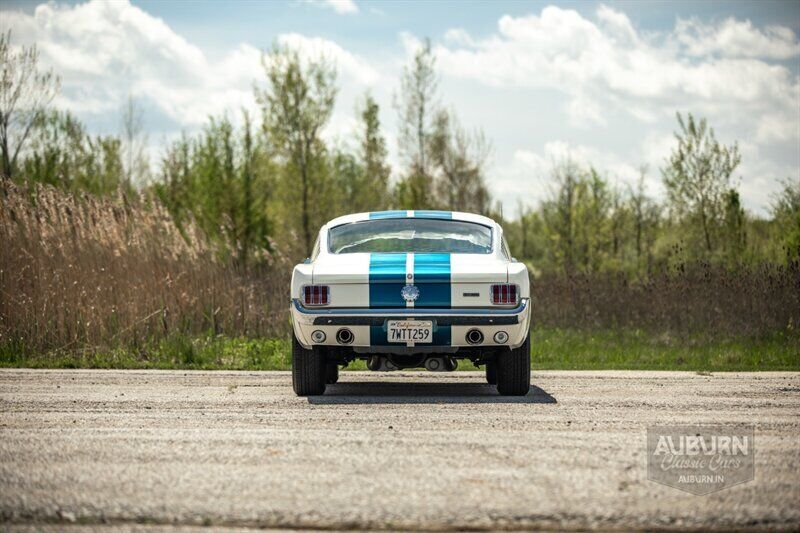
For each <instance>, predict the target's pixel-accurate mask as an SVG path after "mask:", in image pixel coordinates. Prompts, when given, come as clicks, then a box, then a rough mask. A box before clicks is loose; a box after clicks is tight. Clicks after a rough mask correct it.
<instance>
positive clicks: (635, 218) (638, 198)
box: [628, 165, 661, 272]
mask: <svg viewBox="0 0 800 533" xmlns="http://www.w3.org/2000/svg"><path fill="white" fill-rule="evenodd" d="M646 176H647V166H646V165H645V166H642V167H641V168H640V169H639V180H638V181H637V182H636V188H635V189H634V188H632V187H631V188H629V189H628V205H629V211H630V213H631V219H632V224H633V237H634V243H635V246H634V249H635V252H636V272H641V271H642V267H643V263H642V261H643V259H644V260H645V264H646V266H647V271H648V272H650V270H651V269H652V266H653V245H654V243H655V238H656V232H657V230H658V223H659V220H660V218H661V208H660V206H659V205H658V204H657V203H656V202H655V201H654V200H653V199H652V198H650V197H649V196H648V195H647V193H646V192H645V187H644V183H645V177H646Z"/></svg>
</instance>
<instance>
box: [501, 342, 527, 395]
mask: <svg viewBox="0 0 800 533" xmlns="http://www.w3.org/2000/svg"><path fill="white" fill-rule="evenodd" d="M496 365H497V392H499V393H500V394H502V395H503V396H525V395H526V394H528V391H529V390H530V389H531V339H530V333H528V336H527V337H526V338H525V342H523V343H522V346H520V347H519V348H514V349H511V350H509V351H508V352H506V353H501V354H498V355H497V359H496Z"/></svg>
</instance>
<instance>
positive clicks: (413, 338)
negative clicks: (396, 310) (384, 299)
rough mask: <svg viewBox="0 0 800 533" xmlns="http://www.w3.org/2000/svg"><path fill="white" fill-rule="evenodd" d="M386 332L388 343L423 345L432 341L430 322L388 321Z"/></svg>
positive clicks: (431, 325) (431, 323)
mask: <svg viewBox="0 0 800 533" xmlns="http://www.w3.org/2000/svg"><path fill="white" fill-rule="evenodd" d="M386 330H387V339H388V341H389V342H413V343H418V342H421V343H425V342H431V341H432V340H433V322H432V321H430V320H389V321H388V322H387V323H386Z"/></svg>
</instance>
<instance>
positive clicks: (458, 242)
mask: <svg viewBox="0 0 800 533" xmlns="http://www.w3.org/2000/svg"><path fill="white" fill-rule="evenodd" d="M328 240H329V246H330V251H331V252H333V253H335V254H349V253H356V252H418V253H421V252H440V253H451V254H488V253H491V251H492V230H491V228H489V227H487V226H484V225H482V224H476V223H474V222H464V221H461V220H436V219H424V218H392V219H377V220H365V221H363V222H354V223H352V224H344V225H342V226H336V227H335V228H331V230H330V233H329V239H328Z"/></svg>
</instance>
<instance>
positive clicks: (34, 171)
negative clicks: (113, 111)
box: [14, 110, 123, 196]
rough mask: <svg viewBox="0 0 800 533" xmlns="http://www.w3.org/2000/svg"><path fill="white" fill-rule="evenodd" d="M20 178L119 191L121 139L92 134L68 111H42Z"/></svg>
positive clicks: (102, 192) (102, 191) (93, 191)
mask: <svg viewBox="0 0 800 533" xmlns="http://www.w3.org/2000/svg"><path fill="white" fill-rule="evenodd" d="M31 131H32V135H31V138H30V139H29V142H28V148H27V149H26V150H25V152H24V154H23V158H22V159H21V160H20V162H19V163H18V165H17V166H18V167H19V168H20V169H22V172H21V173H18V175H16V176H15V178H14V179H15V180H17V181H30V182H38V183H46V184H48V185H53V186H56V187H62V188H65V189H72V190H79V191H86V192H89V193H91V194H94V195H98V196H99V195H107V194H113V193H116V192H117V190H118V189H119V187H120V186H122V185H123V182H122V176H123V172H122V159H121V155H120V141H119V139H118V138H117V137H115V136H100V135H98V136H95V137H92V136H91V135H89V134H88V133H87V131H86V128H85V127H84V125H83V124H82V123H81V122H80V121H79V120H78V119H77V118H75V117H74V116H72V115H71V114H70V113H69V112H66V111H63V112H60V111H51V110H48V111H43V112H42V113H40V114H39V116H38V117H37V118H36V121H35V123H34V126H33V128H32V130H31Z"/></svg>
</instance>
